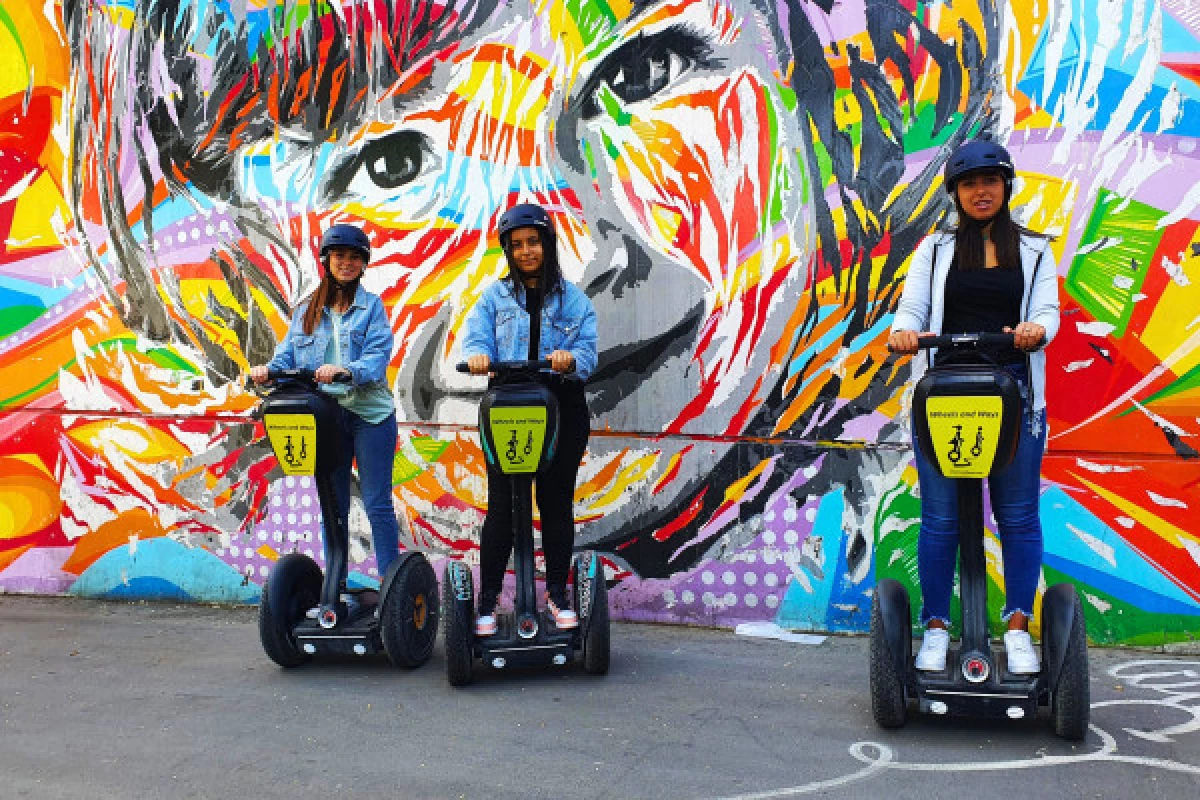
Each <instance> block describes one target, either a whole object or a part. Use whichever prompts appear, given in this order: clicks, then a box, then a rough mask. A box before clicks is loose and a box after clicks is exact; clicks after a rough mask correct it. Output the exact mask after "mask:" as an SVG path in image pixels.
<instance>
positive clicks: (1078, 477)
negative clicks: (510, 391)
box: [0, 0, 1200, 644]
mask: <svg viewBox="0 0 1200 800" xmlns="http://www.w3.org/2000/svg"><path fill="white" fill-rule="evenodd" d="M978 135H984V136H989V137H992V138H994V139H997V140H1000V141H1002V142H1004V143H1006V145H1007V146H1008V147H1009V148H1010V150H1011V151H1012V152H1013V154H1014V157H1015V159H1016V161H1017V164H1018V168H1019V172H1020V175H1019V179H1018V182H1017V185H1016V195H1015V204H1016V205H1018V206H1020V217H1021V219H1022V220H1023V221H1024V222H1025V223H1026V224H1028V225H1030V226H1031V227H1034V228H1036V229H1039V230H1044V231H1046V232H1048V233H1052V234H1054V235H1055V236H1056V237H1057V239H1056V241H1055V244H1054V253H1055V255H1056V256H1057V259H1058V269H1059V276H1060V282H1061V298H1062V303H1063V312H1064V318H1063V327H1062V332H1061V334H1060V336H1059V338H1058V340H1057V341H1055V343H1054V344H1053V346H1052V348H1051V349H1050V351H1049V352H1050V391H1049V402H1050V410H1049V418H1050V425H1051V442H1050V452H1049V454H1048V457H1047V459H1046V462H1045V468H1044V474H1043V494H1042V510H1043V517H1044V520H1045V526H1046V566H1045V580H1046V582H1047V583H1053V582H1057V581H1059V580H1069V581H1072V582H1074V583H1076V584H1077V585H1078V586H1079V587H1080V588H1081V589H1082V590H1083V592H1084V597H1085V600H1086V606H1087V610H1088V614H1089V626H1090V630H1091V632H1092V635H1093V636H1094V637H1095V638H1096V639H1097V641H1102V642H1127V643H1142V644H1161V643H1164V642H1173V641H1180V640H1194V638H1195V637H1196V636H1197V635H1200V526H1197V524H1196V523H1195V522H1194V521H1193V520H1194V518H1195V516H1194V515H1195V511H1194V508H1195V507H1196V506H1197V505H1200V488H1198V481H1200V459H1197V447H1198V446H1200V445H1198V443H1197V440H1196V438H1195V434H1196V432H1197V431H1198V430H1200V316H1197V313H1198V312H1197V311H1196V309H1197V308H1200V288H1198V282H1200V231H1198V228H1200V182H1197V181H1196V176H1197V175H1200V11H1198V10H1196V7H1195V5H1194V4H1193V3H1191V2H1190V0H1012V1H1011V2H1003V0H977V2H975V1H973V0H955V2H954V3H950V2H941V1H939V0H659V1H658V2H649V1H646V0H608V1H607V2H606V0H422V1H421V2H403V1H402V0H357V1H353V2H352V0H342V1H341V2H337V1H336V0H328V1H327V0H317V1H314V2H303V1H301V0H296V1H295V2H293V1H291V0H199V2H182V1H181V0H141V2H135V1H134V0H62V1H61V2H55V1H54V0H50V2H43V1H42V0H13V2H5V3H4V5H3V6H0V337H2V338H0V590H3V591H8V592H45V593H76V594H84V595H89V596H107V597H140V598H156V597H166V598H181V599H194V600H204V601H231V602H254V601H255V600H256V598H257V596H258V592H259V587H260V585H261V584H262V582H263V580H264V578H265V575H266V574H267V571H268V570H269V568H270V565H271V563H272V562H273V561H274V560H275V559H277V558H278V557H279V556H280V554H282V553H285V552H288V551H291V550H294V549H299V550H302V551H311V552H313V553H315V554H316V555H317V556H318V557H319V555H320V545H319V541H318V535H319V525H320V517H319V513H318V511H317V506H316V501H315V495H314V492H313V489H312V487H311V485H309V483H308V482H307V481H306V480H305V479H302V478H284V477H282V475H281V473H280V471H279V470H278V468H277V466H276V464H275V460H274V457H273V456H272V455H271V454H270V452H269V449H268V448H267V446H266V442H265V440H264V436H263V432H262V430H261V428H260V427H259V426H257V425H256V424H255V423H254V422H253V421H252V420H251V419H250V418H249V415H248V413H249V411H250V409H251V408H252V407H253V404H254V398H253V397H252V396H250V395H247V394H246V393H245V392H244V391H243V389H242V388H241V383H240V380H241V376H242V375H243V373H244V372H245V371H246V369H247V368H248V366H250V365H253V364H259V363H264V362H265V361H266V360H267V359H268V358H269V356H270V353H271V352H272V349H273V347H274V345H275V343H276V341H278V340H279V339H280V338H281V337H282V335H283V332H284V330H285V329H286V322H287V319H288V314H289V310H290V309H291V308H292V307H293V306H294V305H295V304H296V303H298V302H299V301H301V300H302V299H303V298H304V297H305V296H306V295H307V294H308V292H310V291H311V290H312V289H313V288H314V287H315V284H316V281H317V280H318V272H317V270H318V264H317V261H316V252H315V247H316V242H317V239H318V237H319V235H320V232H321V231H322V230H323V229H324V228H325V227H326V226H328V225H330V224H333V223H336V222H352V223H354V224H357V225H361V226H362V227H363V228H364V229H365V230H366V231H367V232H368V234H369V236H370V237H371V240H372V242H373V247H374V251H375V258H374V260H373V263H372V264H371V266H370V268H369V269H368V271H367V273H366V276H365V278H364V284H365V285H366V286H367V288H369V289H371V290H372V291H375V292H377V293H379V294H380V295H381V296H382V297H383V299H384V302H385V305H386V307H387V309H388V312H389V315H390V319H391V323H392V327H393V329H394V331H395V334H396V343H397V344H396V352H395V353H394V355H393V358H392V362H391V365H390V369H389V380H390V382H391V385H392V387H393V389H394V393H395V398H396V401H397V404H398V407H399V413H400V416H401V426H402V434H401V445H400V450H399V452H398V453H397V455H396V459H395V470H394V483H395V498H396V504H397V509H398V512H399V513H400V514H401V516H402V518H403V524H402V538H403V539H404V540H405V544H406V546H409V547H417V548H421V549H423V550H426V551H429V552H430V553H431V554H433V556H434V558H435V559H444V558H461V559H466V560H467V561H468V562H472V563H474V562H476V561H477V553H478V551H477V545H476V537H477V535H478V530H479V528H480V526H481V524H482V519H483V514H484V503H485V500H486V489H485V476H484V473H483V468H482V458H481V453H480V451H479V448H478V439H477V437H476V435H475V433H474V432H473V430H472V429H471V426H472V423H473V420H474V407H475V403H476V401H477V399H478V397H479V393H480V391H481V389H482V387H481V385H480V383H479V382H478V380H477V379H472V378H469V377H465V376H461V375H459V374H458V373H456V372H455V371H454V369H453V367H454V364H455V363H456V362H457V361H458V360H459V353H460V340H461V337H462V333H463V326H464V319H465V315H466V313H467V312H468V310H469V309H470V307H471V304H472V302H473V301H474V300H475V299H476V298H477V297H478V296H479V293H480V291H481V290H482V288H483V287H484V286H486V285H487V283H488V282H490V281H492V280H494V279H496V278H497V277H498V276H499V275H501V274H502V273H503V271H504V269H505V267H504V260H503V255H502V253H501V251H500V249H499V243H498V241H497V237H496V233H495V230H496V223H497V220H498V218H499V215H500V213H501V212H502V211H503V210H504V209H505V208H506V207H508V206H509V205H511V204H513V203H515V202H518V201H522V200H532V201H536V202H539V203H542V204H544V205H545V206H547V207H548V208H549V209H550V210H551V212H552V214H553V216H554V219H555V222H556V225H557V227H558V230H559V232H560V240H561V242H562V244H560V252H561V253H563V254H564V260H565V264H564V271H565V272H566V274H567V276H568V277H569V278H570V279H571V280H573V281H575V282H576V283H578V284H579V285H580V286H581V287H582V288H584V289H585V290H586V291H587V293H588V294H589V295H590V296H591V297H592V299H593V302H594V303H595V306H596V309H597V313H598V316H599V323H600V335H601V351H602V352H601V356H600V367H599V369H598V370H597V373H596V375H595V378H594V380H593V381H592V382H591V384H590V387H589V394H588V398H589V403H590V406H591V409H592V412H593V417H594V426H595V429H596V433H595V435H594V436H593V439H592V443H591V447H590V451H589V453H588V456H587V459H586V462H585V464H584V467H583V470H582V473H581V478H580V484H579V487H578V491H577V493H576V512H577V517H578V520H579V537H578V539H579V543H580V544H581V545H584V546H588V547H594V548H597V549H599V550H601V551H602V552H603V553H604V555H605V558H606V561H607V566H608V571H609V577H610V578H611V579H612V580H613V582H614V589H613V594H612V603H613V606H614V609H615V611H616V613H617V614H618V615H619V616H621V617H623V618H626V619H639V620H658V621H670V622H685V623H700V624H716V625H733V624H735V623H738V622H743V621H774V622H777V623H779V624H780V625H783V626H786V627H800V628H809V629H822V630H825V629H828V630H862V629H865V627H866V625H867V612H868V608H869V602H870V593H871V590H872V587H873V586H874V585H875V582H876V580H877V579H878V578H879V577H881V576H893V577H899V578H900V579H901V580H903V581H905V582H906V583H908V584H910V585H912V586H914V587H915V582H916V566H915V538H916V531H917V515H918V507H919V498H918V496H917V492H916V486H915V484H916V478H915V471H914V469H913V467H912V465H911V451H910V449H909V445H908V433H907V430H906V422H905V417H906V407H905V402H906V399H905V392H904V389H905V382H906V380H907V376H908V366H907V363H906V362H905V361H903V360H897V359H895V358H894V357H891V356H889V355H888V353H887V352H886V349H885V347H884V343H885V341H886V334H887V330H888V326H889V324H890V320H891V315H892V311H893V310H894V308H895V305H896V302H897V300H898V297H899V292H900V290H901V288H902V286H903V281H904V276H905V271H906V266H907V260H908V258H909V256H910V255H911V254H912V252H913V250H914V249H915V247H916V245H917V244H918V242H919V241H920V240H921V238H922V237H923V236H924V235H925V234H927V233H928V232H929V231H930V230H932V229H934V228H935V227H937V226H939V225H946V224H951V223H952V221H953V220H952V215H951V214H950V203H949V198H948V195H946V193H945V192H944V190H943V188H942V185H941V179H940V171H941V168H942V166H943V163H944V159H945V158H946V155H947V154H948V152H949V151H950V150H952V149H953V148H954V147H955V146H957V145H958V144H960V143H961V142H963V141H965V140H967V139H969V138H972V137H975V136H978ZM352 527H353V528H354V532H353V539H354V542H353V547H352V560H353V564H352V570H353V572H354V575H353V579H354V580H356V581H360V582H370V581H372V580H374V579H375V577H376V572H375V569H374V559H373V557H372V556H371V554H370V539H369V534H368V531H367V526H366V520H365V516H363V515H361V513H356V514H354V515H353V516H352ZM988 550H989V554H990V555H989V558H990V562H991V564H990V570H991V573H992V577H993V579H994V581H995V583H996V587H999V586H1002V583H1003V578H1002V571H1001V569H1000V566H1001V565H1000V563H999V544H998V542H997V541H996V540H995V538H994V536H992V535H991V534H989V545H988ZM993 595H994V596H997V597H996V605H997V610H998V606H999V599H998V592H993Z"/></svg>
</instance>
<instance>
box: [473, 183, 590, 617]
mask: <svg viewBox="0 0 1200 800" xmlns="http://www.w3.org/2000/svg"><path fill="white" fill-rule="evenodd" d="M499 234H500V245H501V247H502V248H503V250H504V255H505V258H506V259H507V260H508V267H509V271H508V274H507V275H506V276H504V277H503V278H501V279H500V280H499V281H496V282H495V283H493V284H492V285H490V286H488V287H487V288H486V289H485V290H484V291H483V294H482V296H481V297H480V299H479V302H478V303H476V305H475V307H474V309H472V311H471V314H470V316H469V317H468V319H467V334H466V338H465V340H464V342H463V355H464V356H465V357H466V362H467V366H468V368H469V369H470V372H471V373H472V374H474V375H487V374H488V373H489V371H490V365H491V364H493V363H495V362H497V361H519V360H526V359H528V360H530V361H537V360H540V359H548V360H549V361H550V365H551V367H552V369H553V370H554V374H553V375H550V376H546V379H547V384H548V386H549V388H550V390H551V391H552V392H553V394H554V395H555V397H556V398H557V399H558V407H559V414H560V423H559V429H558V430H559V433H558V443H557V450H556V453H555V456H554V462H553V463H554V468H553V469H551V470H549V471H548V472H545V473H544V474H541V475H539V477H538V478H537V481H536V484H535V485H536V493H537V503H538V508H539V509H540V511H541V520H542V526H541V530H542V550H543V553H544V555H545V560H546V597H545V601H546V607H547V609H548V610H549V611H550V612H551V614H552V615H553V617H554V623H555V626H556V627H558V628H559V629H571V628H574V627H576V626H577V625H578V624H579V623H578V617H577V615H576V611H575V610H572V609H571V607H570V603H569V601H568V598H567V576H568V572H569V570H570V564H571V553H572V551H573V549H574V541H575V518H574V496H575V478H576V475H577V474H578V471H579V462H580V459H582V457H583V453H584V451H585V450H586V448H587V440H588V435H589V433H590V423H589V414H588V407H587V401H586V399H585V397H584V392H583V384H584V381H586V380H587V378H588V376H589V375H591V373H592V371H593V370H594V369H595V367H596V312H595V310H594V309H593V308H592V303H591V301H590V300H589V299H588V298H587V296H586V295H585V294H584V293H583V292H582V291H581V290H580V289H578V288H577V287H576V286H575V285H574V284H572V283H570V282H568V281H567V280H565V279H564V278H563V276H562V273H561V272H560V270H559V264H558V244H557V237H556V235H555V231H554V225H553V224H552V223H551V221H550V216H549V215H548V214H547V213H546V211H545V210H544V209H542V208H541V207H540V206H537V205H532V204H528V203H524V204H521V205H517V206H514V207H513V208H510V209H509V210H508V211H506V212H505V213H504V214H503V215H502V216H501V217H500V225H499ZM511 480H512V479H511V478H509V477H507V476H505V475H503V474H500V473H492V474H490V475H489V476H488V511H487V518H486V519H485V520H484V524H483V532H482V534H481V536H480V593H479V614H478V617H477V618H476V621H475V634H476V635H477V636H490V635H492V634H494V633H495V632H496V616H495V612H496V603H497V601H498V599H499V597H500V590H501V588H502V585H503V581H504V572H505V568H506V567H507V565H508V559H509V555H510V553H511V551H512V547H513V522H512V516H513V508H512V492H511V485H510V482H511Z"/></svg>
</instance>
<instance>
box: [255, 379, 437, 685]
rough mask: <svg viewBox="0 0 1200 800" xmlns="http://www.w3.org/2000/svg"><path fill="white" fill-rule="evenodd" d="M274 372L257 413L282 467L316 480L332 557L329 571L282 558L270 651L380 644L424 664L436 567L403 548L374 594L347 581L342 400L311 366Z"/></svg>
mask: <svg viewBox="0 0 1200 800" xmlns="http://www.w3.org/2000/svg"><path fill="white" fill-rule="evenodd" d="M269 379H270V382H271V384H272V386H271V389H270V392H269V394H267V396H266V397H265V399H264V400H263V401H262V403H261V404H260V405H259V407H258V410H257V412H256V416H258V417H259V418H260V419H261V420H262V421H263V425H264V426H265V427H266V429H267V438H268V439H269V440H270V442H271V448H272V449H273V450H274V451H275V457H276V458H277V459H278V460H279V466H280V467H281V468H282V469H283V472H284V474H285V475H307V476H311V477H313V478H314V480H315V483H316V486H317V498H318V501H319V503H320V506H321V516H322V518H323V520H324V529H325V532H326V537H327V539H328V541H327V542H326V552H327V554H328V559H327V560H328V563H327V564H326V568H327V571H326V572H325V574H324V575H322V574H321V568H320V567H318V566H317V563H316V562H315V561H313V559H311V558H309V557H308V556H306V555H302V554H301V553H288V554H287V555H285V556H283V557H282V558H280V559H279V561H278V562H276V564H275V567H274V568H273V569H272V570H271V574H270V575H269V576H268V578H267V583H266V585H265V586H264V587H263V592H262V602H261V604H260V605H259V608H258V632H259V637H260V639H261V640H262V646H263V650H264V651H265V652H266V654H267V657H268V658H270V659H271V660H272V661H274V662H275V663H276V664H278V665H279V666H281V667H296V666H300V665H301V664H304V663H305V662H307V661H308V660H309V659H310V658H311V657H312V656H328V655H357V656H368V655H373V654H378V653H386V654H387V656H388V658H389V659H390V660H391V662H392V663H393V664H395V665H396V666H398V667H416V666H420V665H421V664H424V663H425V662H426V661H428V660H429V656H430V654H431V653H432V652H433V642H434V639H435V638H436V637H437V627H438V625H437V623H438V584H437V574H436V573H435V572H434V571H433V567H432V566H430V564H429V561H428V560H427V559H426V558H425V556H424V555H423V554H421V553H416V552H413V551H406V552H404V553H401V554H400V556H399V557H398V558H396V560H395V561H393V562H392V563H391V564H390V565H389V566H388V570H387V574H385V575H384V576H383V578H382V581H381V585H380V589H379V592H378V597H377V600H374V601H372V600H371V599H370V596H371V595H374V594H375V592H373V591H372V590H368V589H350V588H348V587H347V586H346V574H347V555H348V544H349V532H348V531H347V529H346V527H345V526H344V525H343V523H342V521H341V519H340V518H339V516H338V513H337V503H336V500H335V495H334V490H333V471H334V468H335V467H336V465H337V463H338V458H339V455H340V447H341V443H340V442H341V436H340V435H339V432H338V430H337V414H338V408H337V401H336V400H334V399H333V398H332V397H330V396H329V395H328V394H325V393H324V392H321V391H318V389H317V383H316V381H315V379H314V377H313V372H312V370H281V371H272V372H271V373H270V375H269ZM343 380H345V378H343Z"/></svg>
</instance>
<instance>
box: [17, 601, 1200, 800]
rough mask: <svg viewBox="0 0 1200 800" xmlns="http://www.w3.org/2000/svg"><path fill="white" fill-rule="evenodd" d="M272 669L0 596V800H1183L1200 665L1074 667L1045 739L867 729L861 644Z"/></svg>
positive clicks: (225, 612) (75, 611)
mask: <svg viewBox="0 0 1200 800" xmlns="http://www.w3.org/2000/svg"><path fill="white" fill-rule="evenodd" d="M444 667H445V664H444V660H443V656H442V650H441V643H440V640H439V644H438V647H437V649H436V650H435V652H434V655H433V658H432V659H431V660H430V662H429V663H427V664H426V665H424V666H423V667H420V668H418V669H415V670H411V671H405V670H398V669H395V668H393V667H391V666H390V665H388V663H387V662H386V661H384V660H365V659H351V660H343V661H339V662H337V663H323V664H310V665H307V666H305V667H301V668H299V669H294V670H283V669H280V668H278V667H276V666H275V665H274V664H272V663H270V662H269V661H267V659H266V657H265V656H264V655H263V654H262V651H261V649H260V647H259V643H258V634H257V628H256V624H255V612H254V610H253V609H248V608H212V607H205V606H178V605H163V604H150V603H137V604H113V603H101V602H93V601H86V600H79V599H67V598H33V597H18V596H0V798H9V797H14V798H18V797H19V798H24V797H29V798H39V799H40V798H60V797H61V798H73V799H74V798H93V797H95V798H100V797H103V798H193V797H194V798H239V797H248V798H270V797H281V796H288V797H295V798H299V797H343V796H345V797H349V796H356V797H391V798H557V797H563V798H751V797H762V798H767V797H771V798H775V797H800V796H824V797H849V798H907V797H914V798H915V797H921V798H940V797H962V796H967V797H1000V796H1004V797H1006V798H1038V797H1102V798H1127V797H1146V796H1151V797H1155V798H1175V797H1179V798H1184V797H1187V798H1194V797H1197V796H1200V655H1190V656H1189V655H1182V654H1164V653H1160V652H1151V651H1135V650H1122V649H1098V648H1093V649H1092V651H1091V673H1092V700H1093V712H1092V721H1093V723H1094V725H1093V729H1092V732H1091V734H1090V735H1089V736H1088V738H1087V740H1086V741H1085V742H1082V743H1070V742H1066V741H1063V740H1060V739H1057V738H1056V737H1055V736H1054V734H1053V733H1052V732H1051V730H1050V727H1049V724H1048V722H1047V720H1045V719H1039V720H1022V721H1018V722H1012V721H1008V720H1002V721H978V720H964V719H946V718H933V717H923V716H916V717H914V718H913V719H912V720H911V721H910V722H909V724H908V725H907V726H906V727H904V728H902V729H900V730H896V731H884V730H881V729H879V728H877V727H876V726H875V724H874V722H873V720H872V718H871V711H870V700H869V696H868V693H867V640H866V639H865V638H863V637H841V636H839V637H829V638H827V639H825V641H824V642H822V643H820V644H793V643H786V642H781V641H776V640H759V639H749V638H746V637H742V636H737V635H734V634H733V633H732V632H730V631H723V630H709V629H700V628H685V627H673V626H658V625H630V624H617V625H614V627H613V659H612V668H611V670H610V672H609V674H608V675H606V676H592V675H588V674H586V673H585V672H583V670H582V669H581V668H580V667H578V666H572V667H567V668H558V669H554V670H546V671H536V670H534V671H523V672H510V673H497V672H494V671H490V670H482V671H481V673H480V674H478V675H477V679H476V682H475V683H474V684H472V685H471V686H468V687H465V688H461V689H454V688H452V687H450V686H449V685H448V684H447V683H446V679H445V669H444Z"/></svg>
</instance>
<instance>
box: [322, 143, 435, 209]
mask: <svg viewBox="0 0 1200 800" xmlns="http://www.w3.org/2000/svg"><path fill="white" fill-rule="evenodd" d="M438 165H439V160H438V157H437V156H436V155H434V152H433V149H432V148H431V147H430V146H429V138H428V137H427V136H425V135H424V134H422V133H418V132H416V131H412V130H404V131H396V132H394V133H389V134H388V135H387V136H383V137H380V138H378V139H375V140H374V141H371V142H368V143H367V144H366V145H365V146H364V147H363V149H362V150H361V151H359V152H358V153H355V154H353V155H351V156H348V157H346V158H344V159H343V160H342V162H341V163H340V164H338V165H337V166H336V167H334V168H333V169H332V170H331V171H330V173H329V177H328V178H327V180H326V182H325V185H324V187H323V190H322V197H323V199H324V200H325V201H326V202H337V201H338V200H340V199H341V198H342V197H344V196H345V195H353V196H356V197H375V198H378V196H379V193H380V191H381V190H382V191H384V192H389V193H394V192H395V191H396V190H398V189H404V188H405V187H408V186H411V185H412V184H414V183H415V182H416V181H417V180H418V179H419V178H420V177H421V176H422V175H424V174H428V173H429V172H430V171H431V170H434V169H436V168H437V167H438Z"/></svg>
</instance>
